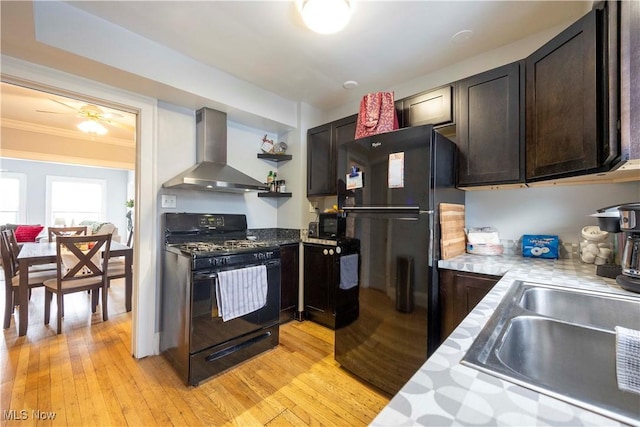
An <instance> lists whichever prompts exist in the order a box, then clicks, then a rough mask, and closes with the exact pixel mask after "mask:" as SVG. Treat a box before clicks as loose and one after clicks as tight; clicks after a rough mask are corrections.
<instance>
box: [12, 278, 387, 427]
mask: <svg viewBox="0 0 640 427" xmlns="http://www.w3.org/2000/svg"><path fill="white" fill-rule="evenodd" d="M2 285H3V284H2ZM121 293H124V288H123V287H120V286H113V285H112V288H111V289H110V291H109V298H110V299H109V316H110V318H109V320H108V321H106V322H103V321H102V318H101V315H100V307H99V309H98V313H96V314H95V315H92V314H91V313H90V312H89V305H88V299H87V298H86V295H83V294H82V293H79V294H74V295H71V296H70V298H65V318H64V320H63V322H62V324H63V333H62V334H61V335H56V334H55V319H52V325H51V326H45V325H44V323H43V318H42V315H43V309H42V307H43V304H44V302H43V298H44V292H42V290H41V289H35V290H34V292H33V295H32V298H31V300H30V301H29V306H28V307H27V308H26V309H29V316H30V320H31V321H30V324H29V331H28V334H27V336H26V337H17V331H16V328H15V317H16V316H17V314H18V313H16V314H15V315H14V319H12V324H11V328H9V329H6V330H5V331H4V334H3V338H2V339H3V342H2V345H0V375H2V378H0V386H1V387H2V390H1V391H0V399H1V402H0V403H1V407H2V409H3V410H4V409H8V410H15V411H21V410H26V411H28V415H29V417H30V418H31V417H32V411H34V410H41V411H45V412H54V413H56V418H55V419H54V420H53V421H45V420H34V419H30V420H29V422H28V423H27V424H25V422H24V421H20V420H2V422H1V424H0V425H1V426H2V427H4V426H13V425H19V426H24V425H38V426H40V425H42V426H48V425H71V426H83V427H84V426H92V425H99V426H105V425H108V426H154V425H162V426H170V425H174V426H185V425H188V426H242V427H244V426H265V425H268V426H291V425H295V426H343V425H349V426H352V425H353V426H359V425H366V424H368V423H369V422H371V420H373V418H374V417H375V415H376V414H377V413H378V412H379V411H380V409H381V408H382V407H383V406H384V405H385V404H386V403H387V402H388V397H386V396H384V395H382V394H380V392H379V391H377V390H375V389H373V388H370V387H369V386H367V385H366V384H364V383H362V382H360V381H358V380H357V379H356V378H355V377H353V376H351V375H350V374H349V373H347V372H346V371H344V370H342V369H341V368H340V367H339V365H338V364H337V363H336V362H335V360H334V359H333V351H334V333H333V331H332V330H330V329H327V328H325V327H323V326H320V325H318V324H315V323H312V322H308V321H307V322H296V321H292V322H289V323H287V324H285V325H282V326H281V328H280V345H278V346H277V347H276V348H274V349H272V350H269V351H267V352H264V353H262V354H260V355H258V356H256V357H254V358H252V359H250V360H247V361H245V362H243V363H242V364H240V365H238V366H235V367H233V368H232V369H230V370H228V371H226V372H223V373H222V374H220V375H217V376H216V377H214V378H211V379H209V380H207V381H205V382H203V384H201V385H200V386H198V387H192V386H187V385H186V384H185V383H184V380H183V379H182V378H180V377H179V376H178V374H177V373H176V372H175V371H174V369H173V367H172V366H171V365H170V364H169V362H168V361H167V360H166V359H165V358H164V357H163V356H150V357H147V358H145V359H142V360H136V359H134V358H133V357H132V356H131V318H132V316H131V313H126V312H125V310H124V306H123V301H124V299H123V298H121V295H120V294H121ZM76 296H77V298H74V297H76ZM112 296H113V303H112ZM0 298H2V297H0ZM0 304H4V301H2V300H1V299H0ZM52 308H53V309H52V317H53V316H55V310H56V307H55V303H54V304H53V306H52ZM18 415H20V414H19V413H18Z"/></svg>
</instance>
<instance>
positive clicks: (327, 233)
mask: <svg viewBox="0 0 640 427" xmlns="http://www.w3.org/2000/svg"><path fill="white" fill-rule="evenodd" d="M346 227H347V219H346V218H344V217H343V216H342V215H340V214H335V213H321V214H320V217H319V219H318V237H319V238H321V239H338V238H341V237H344V235H345V232H346Z"/></svg>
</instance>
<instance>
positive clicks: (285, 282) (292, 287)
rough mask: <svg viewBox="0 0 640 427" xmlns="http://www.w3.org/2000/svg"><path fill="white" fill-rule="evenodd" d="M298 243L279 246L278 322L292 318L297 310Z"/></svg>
mask: <svg viewBox="0 0 640 427" xmlns="http://www.w3.org/2000/svg"><path fill="white" fill-rule="evenodd" d="M299 259H300V256H299V249H298V244H297V243H296V244H294V245H283V246H282V247H281V248H280V270H281V273H280V323H284V322H288V321H289V320H292V319H293V318H294V316H295V314H296V312H297V311H298V294H299V292H298V285H299V283H300V281H299V279H298V272H299V271H300V266H299V264H298V262H299Z"/></svg>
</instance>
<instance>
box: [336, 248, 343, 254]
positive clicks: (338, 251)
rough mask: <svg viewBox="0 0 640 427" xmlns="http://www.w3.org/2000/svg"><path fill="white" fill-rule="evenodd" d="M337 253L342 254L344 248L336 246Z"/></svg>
mask: <svg viewBox="0 0 640 427" xmlns="http://www.w3.org/2000/svg"><path fill="white" fill-rule="evenodd" d="M336 253H337V254H338V255H340V254H341V253H342V248H341V247H340V246H338V247H337V248H336Z"/></svg>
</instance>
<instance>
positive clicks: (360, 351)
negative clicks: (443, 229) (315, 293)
mask: <svg viewBox="0 0 640 427" xmlns="http://www.w3.org/2000/svg"><path fill="white" fill-rule="evenodd" d="M337 150H338V155H337V161H338V164H337V165H338V169H337V180H338V182H337V183H338V205H339V207H340V208H341V209H342V210H343V215H345V216H346V223H347V225H346V236H345V237H346V238H356V239H359V240H360V244H361V247H360V257H361V258H360V260H359V261H360V263H359V264H360V268H359V277H358V279H359V283H358V285H359V286H358V288H359V291H358V315H357V317H355V320H353V321H352V322H350V323H349V324H347V325H345V326H343V327H340V328H337V329H336V335H335V358H336V361H338V363H340V365H341V366H342V367H343V368H345V369H347V370H348V371H350V372H352V373H353V374H355V375H357V376H358V377H360V378H362V379H364V380H366V381H367V382H369V383H371V384H373V385H374V386H376V387H378V388H380V389H382V390H384V391H386V392H387V393H390V394H395V393H397V392H398V391H399V390H400V388H402V386H403V385H404V384H405V383H406V382H407V381H408V380H409V378H410V377H411V376H412V375H413V374H414V373H415V372H416V371H417V370H418V368H419V367H420V366H421V365H422V364H423V363H424V362H425V360H426V359H427V356H428V355H430V354H431V353H433V351H434V350H435V348H436V347H437V346H438V345H439V320H438V319H439V310H438V272H437V260H438V258H439V254H440V230H439V218H438V216H439V215H438V206H439V204H440V203H459V204H464V193H463V192H462V191H460V190H457V189H456V188H455V176H456V171H455V164H456V146H455V144H454V143H453V142H452V141H451V140H449V139H447V138H445V137H444V136H442V135H441V134H439V133H438V132H436V131H434V129H433V127H432V126H430V125H426V126H417V127H410V128H404V129H400V130H397V131H393V132H389V133H384V134H380V135H376V136H371V137H366V138H362V139H358V140H354V141H350V142H346V143H344V144H341V145H339V146H338V147H337Z"/></svg>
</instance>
